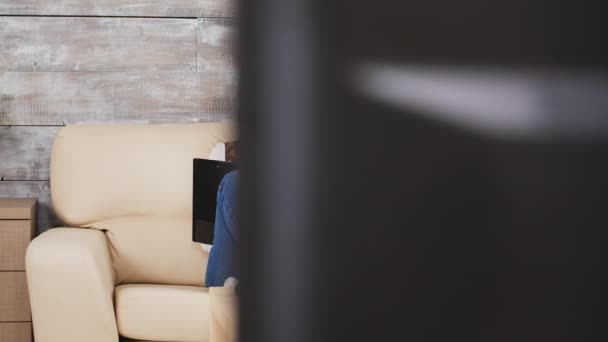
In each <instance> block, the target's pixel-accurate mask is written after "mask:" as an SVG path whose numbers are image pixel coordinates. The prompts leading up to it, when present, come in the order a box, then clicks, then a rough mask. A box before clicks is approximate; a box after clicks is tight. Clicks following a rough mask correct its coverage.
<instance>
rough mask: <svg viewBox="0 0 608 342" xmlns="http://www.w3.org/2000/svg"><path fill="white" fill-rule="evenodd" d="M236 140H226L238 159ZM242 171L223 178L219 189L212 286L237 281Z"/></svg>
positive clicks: (233, 157)
mask: <svg viewBox="0 0 608 342" xmlns="http://www.w3.org/2000/svg"><path fill="white" fill-rule="evenodd" d="M237 159H238V156H237V153H236V142H234V143H226V160H228V161H231V162H236V161H237ZM238 178H239V172H238V171H232V172H230V173H228V174H226V176H224V178H223V179H222V182H221V183H220V186H219V189H218V191H217V206H216V211H215V212H216V214H215V226H214V228H213V229H214V238H213V247H212V248H211V252H210V253H209V261H208V263H207V274H206V283H207V287H212V286H224V285H227V286H234V285H236V282H237V281H236V278H234V277H237V274H236V267H235V262H234V258H235V256H234V254H235V245H236V240H237V237H238V235H237V226H238V224H237V221H238V215H237V206H236V204H237V190H238Z"/></svg>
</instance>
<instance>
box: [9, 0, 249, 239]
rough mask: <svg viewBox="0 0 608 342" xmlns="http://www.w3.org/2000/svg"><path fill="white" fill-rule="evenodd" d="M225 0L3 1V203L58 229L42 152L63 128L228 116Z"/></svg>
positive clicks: (230, 33) (229, 20)
mask: <svg viewBox="0 0 608 342" xmlns="http://www.w3.org/2000/svg"><path fill="white" fill-rule="evenodd" d="M234 15H235V9H234V2H233V1H232V0H172V1H167V0H147V1H143V0H139V1H138V0H28V1H13V0H0V197H11V196H15V197H27V196H34V197H39V198H40V203H41V204H40V207H41V210H40V213H39V218H40V219H39V231H44V230H46V229H47V228H48V227H49V226H56V225H59V224H60V222H58V220H57V219H56V218H55V216H54V214H53V211H52V208H51V204H50V189H49V153H50V148H51V144H52V141H53V139H54V137H55V135H56V133H57V132H58V130H59V129H60V128H61V126H63V125H66V124H75V123H76V124H77V123H91V122H141V123H156V122H196V121H221V120H226V119H230V118H232V115H233V110H234V98H235V90H236V79H237V75H236V70H235V66H234V64H235V63H234V56H233V43H234V37H235V22H234V20H235V19H234Z"/></svg>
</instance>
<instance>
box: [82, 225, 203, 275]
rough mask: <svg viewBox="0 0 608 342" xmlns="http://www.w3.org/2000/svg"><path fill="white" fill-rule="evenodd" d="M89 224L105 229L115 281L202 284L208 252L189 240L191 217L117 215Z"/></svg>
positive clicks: (190, 235)
mask: <svg viewBox="0 0 608 342" xmlns="http://www.w3.org/2000/svg"><path fill="white" fill-rule="evenodd" d="M89 227H91V228H96V229H99V230H102V231H105V233H106V236H107V239H108V246H109V249H110V255H111V257H112V266H113V267H114V270H115V272H116V283H117V284H143V283H147V284H166V285H190V286H204V285H205V272H206V269H207V258H208V253H207V252H206V251H204V250H203V248H202V246H201V244H198V243H195V242H192V218H191V217H184V218H170V217H158V216H138V217H120V218H116V219H112V220H105V221H99V222H95V223H92V224H90V225H89Z"/></svg>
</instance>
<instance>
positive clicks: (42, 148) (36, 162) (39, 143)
mask: <svg viewBox="0 0 608 342" xmlns="http://www.w3.org/2000/svg"><path fill="white" fill-rule="evenodd" d="M60 128H61V127H47V126H12V127H11V126H0V180H48V179H49V161H50V155H51V146H52V144H53V140H54V139H55V136H56V135H57V132H59V129H60Z"/></svg>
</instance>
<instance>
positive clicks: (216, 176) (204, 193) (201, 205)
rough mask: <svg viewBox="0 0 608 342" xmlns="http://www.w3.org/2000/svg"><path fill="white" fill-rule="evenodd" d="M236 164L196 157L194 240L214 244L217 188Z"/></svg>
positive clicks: (193, 211) (193, 203)
mask: <svg viewBox="0 0 608 342" xmlns="http://www.w3.org/2000/svg"><path fill="white" fill-rule="evenodd" d="M234 170H236V165H235V164H234V163H230V162H223V161H217V160H208V159H194V169H193V171H194V172H193V176H194V179H193V182H192V183H193V189H192V195H193V198H192V241H195V242H200V243H205V244H209V245H211V244H213V225H214V223H215V206H216V200H217V190H218V188H219V186H220V183H221V181H222V178H224V176H225V175H226V174H227V173H228V172H230V171H234Z"/></svg>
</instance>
